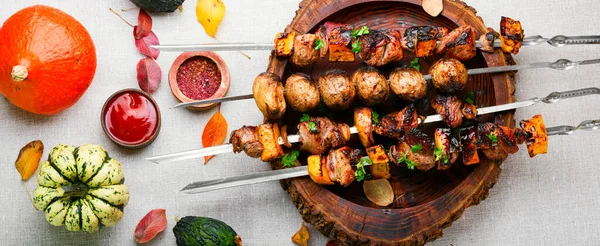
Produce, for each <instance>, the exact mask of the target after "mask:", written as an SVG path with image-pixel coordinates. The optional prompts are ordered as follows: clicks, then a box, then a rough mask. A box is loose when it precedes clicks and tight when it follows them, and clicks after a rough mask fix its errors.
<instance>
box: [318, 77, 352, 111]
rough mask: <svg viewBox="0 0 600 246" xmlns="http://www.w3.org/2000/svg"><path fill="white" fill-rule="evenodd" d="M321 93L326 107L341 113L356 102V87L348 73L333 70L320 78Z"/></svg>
mask: <svg viewBox="0 0 600 246" xmlns="http://www.w3.org/2000/svg"><path fill="white" fill-rule="evenodd" d="M319 92H320V93H321V98H322V99H323V102H324V103H325V106H327V107H328V108H330V109H332V110H338V111H341V110H346V109H348V108H350V106H351V105H352V103H353V102H354V97H355V96H356V87H355V86H354V84H352V82H351V81H350V78H349V76H348V74H347V73H346V72H344V71H342V70H339V69H332V70H327V71H326V72H325V73H324V74H322V75H321V77H320V78H319Z"/></svg>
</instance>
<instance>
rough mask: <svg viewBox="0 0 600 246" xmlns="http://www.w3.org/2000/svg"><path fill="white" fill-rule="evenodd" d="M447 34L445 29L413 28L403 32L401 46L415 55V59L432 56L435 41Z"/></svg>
mask: <svg viewBox="0 0 600 246" xmlns="http://www.w3.org/2000/svg"><path fill="white" fill-rule="evenodd" d="M447 33H448V29H447V28H445V27H436V26H415V27H410V28H408V29H406V30H405V31H404V37H402V46H403V47H404V49H406V50H409V51H412V52H414V53H415V56H416V57H428V56H432V55H433V53H434V51H435V50H436V47H437V41H438V40H439V39H440V38H441V37H443V36H445V35H446V34H447Z"/></svg>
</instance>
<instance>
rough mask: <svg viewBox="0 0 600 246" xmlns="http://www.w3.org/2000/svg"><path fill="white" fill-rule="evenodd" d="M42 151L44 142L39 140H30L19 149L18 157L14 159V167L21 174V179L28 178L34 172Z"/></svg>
mask: <svg viewBox="0 0 600 246" xmlns="http://www.w3.org/2000/svg"><path fill="white" fill-rule="evenodd" d="M43 153H44V144H43V143H42V141H40V140H35V141H31V142H30V143H28V144H27V145H25V146H24V147H23V148H21V151H19V157H17V160H16V161H15V167H16V168H17V171H18V172H19V173H20V174H21V179H22V180H23V181H25V180H28V179H29V177H31V175H33V174H34V173H35V170H37V168H38V165H39V163H40V159H41V158H42V154H43Z"/></svg>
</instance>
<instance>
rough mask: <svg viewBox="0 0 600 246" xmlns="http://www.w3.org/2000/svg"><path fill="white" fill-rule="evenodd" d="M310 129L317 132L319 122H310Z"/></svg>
mask: <svg viewBox="0 0 600 246" xmlns="http://www.w3.org/2000/svg"><path fill="white" fill-rule="evenodd" d="M308 129H309V130H310V132H312V133H314V132H317V124H315V123H314V122H312V121H311V122H308Z"/></svg>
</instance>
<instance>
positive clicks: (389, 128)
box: [375, 104, 425, 139]
mask: <svg viewBox="0 0 600 246" xmlns="http://www.w3.org/2000/svg"><path fill="white" fill-rule="evenodd" d="M424 119H425V117H424V116H420V115H419V114H418V113H417V110H416V109H415V106H414V105H412V104H411V105H410V106H407V107H405V108H404V109H402V110H401V111H399V112H394V113H389V114H387V115H385V116H383V118H381V120H380V121H379V124H377V125H375V132H376V133H377V134H379V135H381V136H385V137H388V138H395V139H399V138H401V137H402V136H404V133H405V132H408V131H410V129H412V128H418V127H419V126H420V125H422V124H423V120H424Z"/></svg>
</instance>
